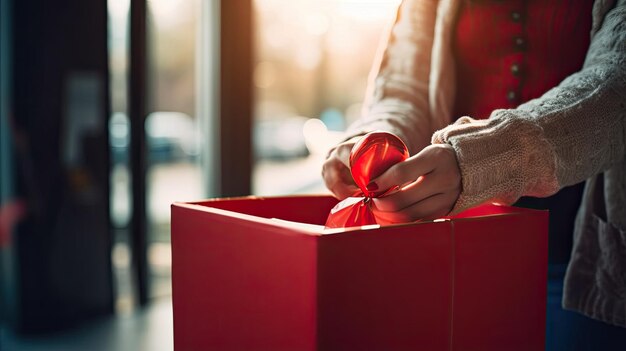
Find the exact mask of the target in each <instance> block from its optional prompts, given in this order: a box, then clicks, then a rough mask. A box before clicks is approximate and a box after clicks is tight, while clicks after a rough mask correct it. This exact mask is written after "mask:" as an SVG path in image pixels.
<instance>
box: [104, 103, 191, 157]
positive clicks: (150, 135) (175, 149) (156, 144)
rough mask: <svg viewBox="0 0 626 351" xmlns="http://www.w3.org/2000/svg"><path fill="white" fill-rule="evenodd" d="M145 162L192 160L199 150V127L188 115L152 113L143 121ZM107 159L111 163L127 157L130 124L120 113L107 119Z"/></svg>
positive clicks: (124, 115)
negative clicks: (110, 160)
mask: <svg viewBox="0 0 626 351" xmlns="http://www.w3.org/2000/svg"><path fill="white" fill-rule="evenodd" d="M145 133H146V147H147V153H148V155H147V159H148V162H149V163H162V162H175V161H181V160H194V159H195V158H197V157H198V153H199V143H200V138H199V129H198V128H196V125H195V121H194V119H193V118H191V117H190V116H189V115H186V114H184V113H181V112H162V111H159V112H153V113H151V114H149V115H148V117H147V118H146V122H145ZM109 136H110V145H111V159H112V162H113V163H114V164H116V163H126V162H128V158H129V146H130V125H129V120H128V116H126V114H124V113H119V112H118V113H114V114H113V115H112V116H111V119H110V120H109Z"/></svg>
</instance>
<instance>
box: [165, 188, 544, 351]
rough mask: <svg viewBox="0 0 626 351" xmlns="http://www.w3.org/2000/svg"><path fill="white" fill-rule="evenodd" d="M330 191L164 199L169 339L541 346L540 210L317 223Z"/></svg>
mask: <svg viewBox="0 0 626 351" xmlns="http://www.w3.org/2000/svg"><path fill="white" fill-rule="evenodd" d="M336 203H337V201H336V200H335V199H333V198H332V197H327V196H297V197H276V198H255V197H250V198H236V199H219V200H210V201H203V202H196V203H176V204H174V205H172V282H173V308H174V346H175V349H176V350H220V351H222V350H247V351H250V350H290V351H291V350H302V351H307V350H463V351H468V350H481V351H485V350H524V351H526V350H543V348H544V333H545V332H544V329H545V313H546V307H545V306H546V280H547V245H548V241H547V230H548V229H547V228H548V215H547V212H545V211H535V210H527V209H520V208H514V207H505V206H497V205H485V206H481V207H477V208H474V209H471V210H468V211H465V212H464V213H461V214H460V215H458V216H455V217H451V218H445V219H439V220H435V221H428V222H420V223H411V224H403V225H391V226H384V227H380V226H378V225H373V226H367V227H353V228H345V229H324V228H323V224H324V222H325V220H326V216H327V215H328V213H329V210H330V209H331V208H332V207H333V206H334V205H335V204H336ZM303 223H304V224H303Z"/></svg>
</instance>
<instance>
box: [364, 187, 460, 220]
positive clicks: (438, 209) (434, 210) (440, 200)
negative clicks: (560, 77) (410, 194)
mask: <svg viewBox="0 0 626 351" xmlns="http://www.w3.org/2000/svg"><path fill="white" fill-rule="evenodd" d="M455 202H456V196H455V195H454V194H452V193H445V194H437V195H433V196H431V197H428V198H426V199H424V200H422V201H419V202H416V203H413V204H411V205H410V206H408V207H406V208H404V209H402V210H399V211H395V212H385V211H380V210H379V209H378V208H377V206H378V205H377V204H376V203H374V206H373V209H374V215H375V216H376V218H380V219H382V220H383V221H385V222H388V223H406V222H412V221H416V220H418V219H423V220H432V219H437V218H441V217H444V216H446V215H447V214H448V213H450V211H451V210H452V207H453V206H454V203H455Z"/></svg>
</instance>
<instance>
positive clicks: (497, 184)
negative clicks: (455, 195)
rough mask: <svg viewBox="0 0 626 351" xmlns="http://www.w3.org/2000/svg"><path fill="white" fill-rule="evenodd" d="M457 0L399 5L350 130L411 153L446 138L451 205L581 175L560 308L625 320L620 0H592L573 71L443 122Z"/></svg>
mask: <svg viewBox="0 0 626 351" xmlns="http://www.w3.org/2000/svg"><path fill="white" fill-rule="evenodd" d="M459 3H460V0H440V1H434V0H433V1H426V0H405V1H404V2H403V3H402V6H401V8H400V11H399V14H398V19H397V21H396V23H395V25H394V27H393V28H392V32H391V35H390V38H389V41H388V42H387V44H386V46H385V50H384V51H382V52H381V53H382V55H380V62H379V63H380V64H379V65H377V66H376V67H377V68H378V69H377V70H375V71H374V72H373V75H372V80H371V84H370V88H369V94H368V96H369V98H368V99H369V100H368V103H367V104H366V112H365V114H364V117H363V118H362V119H361V120H360V121H358V122H357V123H356V124H354V125H353V126H351V128H350V130H349V133H350V135H358V134H362V133H365V132H368V131H372V130H376V129H382V130H387V131H391V132H394V133H396V134H397V135H399V136H400V137H401V138H402V139H403V140H404V141H405V142H406V144H407V146H408V147H409V150H410V151H411V154H415V153H417V152H418V151H419V150H421V149H422V148H423V147H425V146H426V145H428V144H429V143H430V142H432V143H448V144H450V145H452V147H453V148H454V149H455V150H456V153H457V159H458V161H459V166H460V169H461V174H462V186H463V190H462V193H461V195H460V197H459V199H458V200H457V203H456V205H455V207H454V209H453V212H458V211H461V210H463V209H465V208H468V207H471V206H474V205H477V204H480V203H482V202H485V201H494V202H500V203H504V204H512V203H513V202H515V201H516V200H517V199H518V198H519V197H521V196H525V195H528V196H537V197H544V196H549V195H551V194H554V193H555V192H557V191H558V190H559V189H560V188H562V187H564V186H568V185H571V184H575V183H578V182H581V181H583V180H587V186H586V190H585V195H584V197H583V204H582V207H581V210H580V212H579V215H578V218H577V224H576V232H575V242H574V252H573V253H572V260H571V262H570V266H569V267H568V273H567V276H566V282H565V283H566V285H565V295H564V305H565V307H567V308H570V309H574V310H577V311H580V312H582V313H585V314H587V315H588V316H591V317H594V318H597V319H601V320H604V321H606V322H609V323H612V324H615V325H620V326H624V327H626V157H625V155H626V151H625V150H626V0H618V1H611V0H596V2H595V4H594V7H593V13H592V14H590V15H592V16H593V26H592V33H591V38H592V40H591V45H590V48H589V51H588V54H587V57H586V60H585V64H584V67H583V68H582V69H581V70H580V71H579V72H577V73H575V74H572V75H571V76H569V77H568V78H567V79H565V80H564V81H563V82H561V83H560V84H559V85H558V86H556V87H554V88H553V89H551V90H550V91H548V92H547V93H545V94H544V95H543V96H541V97H540V98H538V99H535V100H531V101H529V102H527V103H524V104H522V105H520V106H519V107H518V108H516V109H508V110H496V111H493V113H492V114H491V116H490V118H489V119H488V120H473V119H472V118H470V117H462V118H460V119H458V120H457V121H456V122H455V123H454V124H452V125H449V124H450V123H451V122H452V121H453V120H454V119H456V117H459V116H452V115H451V111H452V107H453V106H452V105H453V101H454V93H455V90H456V86H455V72H454V61H453V60H454V58H453V55H452V49H451V48H452V40H453V38H452V36H453V28H454V19H455V17H456V13H457V11H458V8H459ZM571 40H576V38H571Z"/></svg>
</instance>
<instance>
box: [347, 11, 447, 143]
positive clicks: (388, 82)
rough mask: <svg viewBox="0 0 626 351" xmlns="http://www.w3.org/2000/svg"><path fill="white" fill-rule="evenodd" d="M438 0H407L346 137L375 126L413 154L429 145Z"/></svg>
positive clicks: (399, 13)
mask: <svg viewBox="0 0 626 351" xmlns="http://www.w3.org/2000/svg"><path fill="white" fill-rule="evenodd" d="M436 12H437V1H433V0H404V1H403V2H402V4H401V6H400V8H399V9H398V16H397V19H396V22H395V23H394V25H393V27H392V30H391V34H390V37H389V39H388V41H387V43H386V45H385V46H384V51H382V52H381V53H382V55H379V56H378V59H377V61H378V63H375V64H374V69H373V71H372V73H371V74H370V77H371V78H370V83H369V86H368V89H367V90H368V93H367V97H366V101H365V103H364V106H365V108H364V113H363V117H362V118H360V119H359V120H358V121H357V122H355V123H354V124H353V125H351V126H350V128H349V129H348V131H347V136H346V139H349V138H350V137H352V136H355V135H360V134H365V133H367V132H370V131H374V130H385V131H389V132H392V133H395V134H396V135H398V136H399V137H400V138H401V139H402V140H403V141H404V142H405V143H406V144H407V146H408V148H409V151H410V152H411V153H412V154H414V153H417V152H418V151H419V150H421V149H422V148H423V147H425V146H427V145H428V144H429V142H430V137H431V135H432V132H433V130H434V128H431V126H430V122H429V102H428V101H429V97H428V87H429V74H430V65H431V52H432V46H433V36H434V30H435V18H436Z"/></svg>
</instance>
